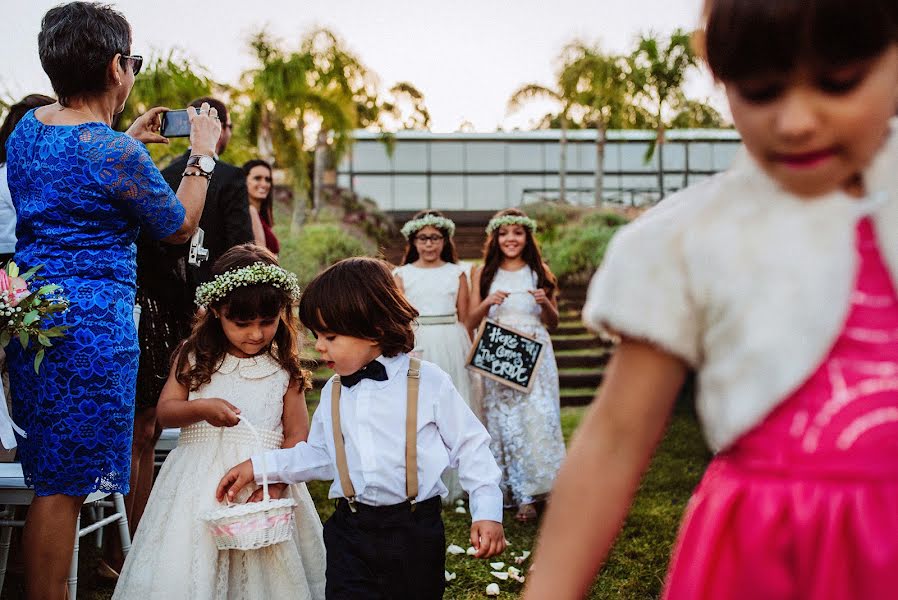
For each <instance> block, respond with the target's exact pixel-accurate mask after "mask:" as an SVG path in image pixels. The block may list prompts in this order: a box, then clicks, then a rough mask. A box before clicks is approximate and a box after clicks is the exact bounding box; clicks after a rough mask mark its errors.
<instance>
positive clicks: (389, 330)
mask: <svg viewBox="0 0 898 600" xmlns="http://www.w3.org/2000/svg"><path fill="white" fill-rule="evenodd" d="M416 318H418V311H417V310H415V308H414V307H413V306H412V305H411V304H409V302H408V300H406V299H405V296H403V295H402V292H400V291H399V288H398V287H397V286H396V281H395V280H394V279H393V275H392V274H391V272H390V267H389V266H388V265H387V263H385V262H384V261H382V260H378V259H376V258H365V257H357V258H347V259H345V260H341V261H340V262H338V263H336V264H335V265H333V266H331V267H330V268H328V269H327V270H325V271H324V272H323V273H321V274H320V275H318V277H316V278H315V279H313V280H312V281H311V283H309V285H308V286H306V289H305V291H304V292H303V294H302V299H301V300H300V301H299V320H300V321H302V324H303V325H305V326H306V327H308V328H309V329H311V330H312V331H313V332H317V333H322V332H328V333H336V334H338V335H348V336H351V337H357V338H362V339H366V340H373V341H376V342H377V343H378V345H380V349H381V352H383V355H384V356H396V355H397V354H399V353H400V352H411V350H412V349H413V348H414V347H415V332H414V330H413V329H412V322H413V321H414V320H415V319H416Z"/></svg>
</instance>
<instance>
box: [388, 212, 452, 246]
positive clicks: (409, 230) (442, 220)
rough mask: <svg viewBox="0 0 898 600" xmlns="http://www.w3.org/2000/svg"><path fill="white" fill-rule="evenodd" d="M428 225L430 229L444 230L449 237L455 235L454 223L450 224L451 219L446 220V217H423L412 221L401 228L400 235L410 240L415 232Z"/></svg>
mask: <svg viewBox="0 0 898 600" xmlns="http://www.w3.org/2000/svg"><path fill="white" fill-rule="evenodd" d="M428 225H430V226H431V227H436V228H437V229H445V230H446V232H447V233H448V234H449V237H452V236H453V235H455V223H453V222H452V219H447V218H446V217H441V216H439V215H424V216H423V217H421V218H420V219H413V220H411V221H409V222H408V223H406V224H405V225H403V226H402V230H401V232H402V235H403V236H404V237H405V239H407V240H408V239H411V237H412V235H413V234H415V233H416V232H417V231H419V230H421V229H424V228H425V227H427V226H428Z"/></svg>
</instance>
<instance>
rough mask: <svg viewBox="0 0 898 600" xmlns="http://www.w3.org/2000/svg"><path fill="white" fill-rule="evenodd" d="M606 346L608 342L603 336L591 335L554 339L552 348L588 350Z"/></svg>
mask: <svg viewBox="0 0 898 600" xmlns="http://www.w3.org/2000/svg"><path fill="white" fill-rule="evenodd" d="M604 347H606V343H605V342H604V341H603V340H602V339H601V338H598V337H591V336H590V337H575V338H562V339H553V340H552V348H553V349H555V350H586V349H589V348H604Z"/></svg>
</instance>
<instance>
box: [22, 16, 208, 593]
mask: <svg viewBox="0 0 898 600" xmlns="http://www.w3.org/2000/svg"><path fill="white" fill-rule="evenodd" d="M38 49H39V52H40V59H41V64H42V66H43V68H44V71H45V72H46V74H47V75H48V76H49V78H50V82H51V83H52V85H53V89H54V90H55V92H56V94H57V96H58V97H59V101H58V103H56V104H53V105H50V106H45V107H42V108H39V109H36V110H35V111H32V112H29V113H28V114H26V115H25V116H24V117H23V118H22V120H21V121H20V122H19V125H18V126H17V127H16V129H15V131H13V133H12V135H11V136H10V138H9V140H8V142H7V146H6V147H7V151H8V157H7V158H8V162H7V165H8V180H9V187H10V190H11V192H12V198H13V204H14V206H15V208H16V212H17V214H18V219H19V221H18V225H17V230H16V232H17V235H18V238H19V239H18V241H17V244H16V254H15V260H16V262H17V263H19V264H20V266H21V267H23V268H26V269H27V268H30V267H33V266H36V265H44V268H43V271H42V274H43V275H44V276H45V277H46V278H47V279H48V280H49V281H50V282H51V283H54V284H58V285H59V286H61V288H62V290H63V292H64V294H65V295H66V296H67V297H68V299H69V303H70V308H69V310H68V311H67V312H66V313H63V314H61V315H55V316H54V317H53V324H54V325H65V326H67V327H68V330H67V332H66V335H65V337H64V338H61V339H60V340H59V341H57V342H56V343H55V344H54V346H53V347H52V348H47V349H46V357H45V359H44V361H43V364H42V365H41V369H40V372H39V373H37V374H35V372H34V368H33V359H34V348H33V347H30V348H28V349H23V348H22V347H21V346H20V345H19V344H10V346H9V348H8V349H7V351H8V353H9V366H10V375H11V378H10V379H11V381H10V383H11V387H12V397H13V417H14V419H15V420H16V422H17V423H18V424H19V425H20V426H21V427H22V428H23V429H24V430H25V431H26V432H27V438H20V439H19V440H18V441H19V457H20V459H21V461H22V469H23V471H24V474H25V479H26V481H27V482H28V484H29V485H31V486H33V487H34V492H35V499H34V501H33V502H32V504H31V506H30V508H29V511H28V518H27V520H26V524H25V532H24V547H25V548H24V550H25V551H24V561H25V574H26V580H27V585H28V594H29V598H41V599H55V598H63V597H64V595H65V579H66V574H67V572H68V567H69V563H70V562H71V558H72V550H73V547H74V540H75V537H74V535H75V533H74V532H75V523H76V520H77V517H78V514H79V511H80V508H81V505H82V503H83V501H84V498H85V497H86V496H87V495H88V494H90V493H91V492H94V491H98V490H100V491H104V492H110V493H111V492H121V493H127V492H128V479H129V471H130V458H131V436H132V426H133V419H134V391H135V385H134V382H135V376H136V372H137V358H138V345H137V335H136V331H135V326H134V314H133V313H134V310H133V308H134V287H135V273H134V269H135V266H134V255H135V246H134V240H135V238H136V237H137V233H138V230H140V229H143V230H144V231H147V232H149V233H150V234H151V235H153V236H154V237H156V238H157V239H161V240H163V241H166V242H171V243H183V242H185V241H187V240H188V239H190V236H191V235H192V234H193V232H194V230H195V228H196V224H197V222H198V220H199V217H200V214H201V213H202V209H203V204H204V201H205V194H206V186H207V182H208V177H209V175H210V172H211V169H212V168H213V167H214V159H213V158H212V157H213V152H214V148H215V143H216V141H217V140H218V136H219V132H220V130H221V125H220V123H219V121H218V120H217V119H216V114H215V113H216V111H215V110H214V109H213V110H210V109H209V108H208V106H204V107H203V108H201V109H200V111H199V112H197V111H196V110H195V109H188V115H189V118H190V120H191V133H190V143H191V147H192V148H193V152H194V154H195V155H196V156H195V160H194V161H192V162H191V163H190V164H189V166H188V168H187V169H186V170H185V172H184V180H183V182H182V184H181V186H180V188H179V189H178V191H177V193H173V192H172V191H171V188H169V186H168V185H167V184H166V182H165V180H164V179H163V178H162V175H161V174H160V173H159V170H158V169H157V168H156V166H155V165H154V164H153V161H152V159H151V158H150V155H149V152H147V149H146V147H145V146H144V143H147V142H164V141H166V140H165V138H163V137H162V136H160V135H159V133H158V132H159V126H160V113H162V112H163V111H164V110H165V109H163V108H154V109H152V110H150V111H149V112H147V113H146V114H145V115H143V116H141V117H139V118H138V119H137V120H135V122H134V123H133V124H132V125H131V127H130V128H129V129H128V131H127V132H126V133H125V134H122V133H117V132H115V131H114V130H113V129H112V128H111V127H110V124H111V123H112V121H113V118H114V116H115V114H116V113H119V112H121V110H122V107H123V106H124V103H125V101H126V100H127V98H128V94H129V93H130V91H131V87H132V86H133V85H134V78H135V76H136V74H137V73H138V72H139V71H140V66H141V63H142V60H143V59H142V58H141V57H140V56H135V55H132V54H131V27H130V25H129V24H128V22H127V21H126V20H125V18H124V17H123V16H122V15H121V14H120V13H118V12H116V11H115V10H113V9H112V8H110V7H108V6H105V5H101V4H95V3H89V2H72V3H69V4H64V5H61V6H57V7H55V8H53V9H51V10H50V11H48V12H47V14H46V15H44V18H43V21H42V23H41V31H40V33H39V35H38ZM35 165H38V167H35Z"/></svg>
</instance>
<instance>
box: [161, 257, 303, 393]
mask: <svg viewBox="0 0 898 600" xmlns="http://www.w3.org/2000/svg"><path fill="white" fill-rule="evenodd" d="M258 262H264V263H268V264H271V265H276V264H278V261H277V259H276V258H275V257H274V254H272V253H271V252H269V251H268V250H267V249H265V248H260V247H259V246H256V245H254V244H243V245H240V246H234V247H233V248H231V249H230V250H228V251H227V252H225V253H224V254H222V255H221V257H219V259H218V260H216V261H215V264H214V265H213V266H212V275H213V276H215V275H221V274H222V273H225V272H227V271H233V270H235V269H240V268H242V267H248V266H250V265H252V264H255V263H258ZM292 306H293V298H292V296H291V295H290V293H289V292H288V291H287V290H284V289H281V288H279V287H275V286H273V285H269V284H266V283H257V284H252V285H246V286H241V287H238V288H236V289H234V290H233V291H232V292H230V293H229V294H228V295H227V296H225V297H224V298H222V299H221V300H216V301H214V302H212V303H211V304H210V305H209V306H208V307H207V309H206V311H205V312H204V313H203V314H202V315H199V316H198V317H196V320H195V321H194V324H193V331H192V332H191V333H190V336H189V337H188V338H187V339H186V340H184V342H183V343H182V344H181V347H180V348H179V349H178V351H177V352H176V353H175V360H176V362H177V369H176V373H177V375H176V377H177V379H178V383H180V384H181V385H183V386H185V387H187V388H188V389H189V390H191V391H193V390H196V389H198V388H199V387H200V386H201V385H203V384H206V383H209V381H211V380H212V373H214V372H215V371H216V370H218V368H219V367H220V366H221V362H222V360H224V358H225V354H226V353H227V351H228V346H229V342H228V338H227V337H225V334H224V331H223V330H222V328H221V322H220V321H219V319H218V317H216V316H215V314H214V313H213V310H214V311H217V312H219V313H221V312H222V311H224V312H225V314H226V315H227V316H228V318H230V319H233V320H237V321H250V320H252V319H258V318H262V319H265V318H274V317H277V316H278V315H280V324H279V325H278V329H277V333H275V335H274V340H273V341H272V344H271V346H270V347H269V348H268V350H267V353H268V354H269V355H271V356H272V357H273V358H274V359H275V360H276V361H278V363H280V365H281V367H282V368H283V369H284V370H285V371H287V372H288V373H289V374H290V378H291V380H292V381H291V385H298V386H299V389H301V390H302V389H308V388H309V387H310V383H311V381H310V379H311V378H310V376H309V373H308V372H307V371H304V370H303V369H302V368H301V367H300V362H299V344H300V337H299V327H298V324H297V322H296V315H295V314H294V312H293V310H292ZM191 355H192V356H193V357H194V359H195V360H194V364H193V365H191V364H190V361H189V357H190V356H191Z"/></svg>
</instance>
